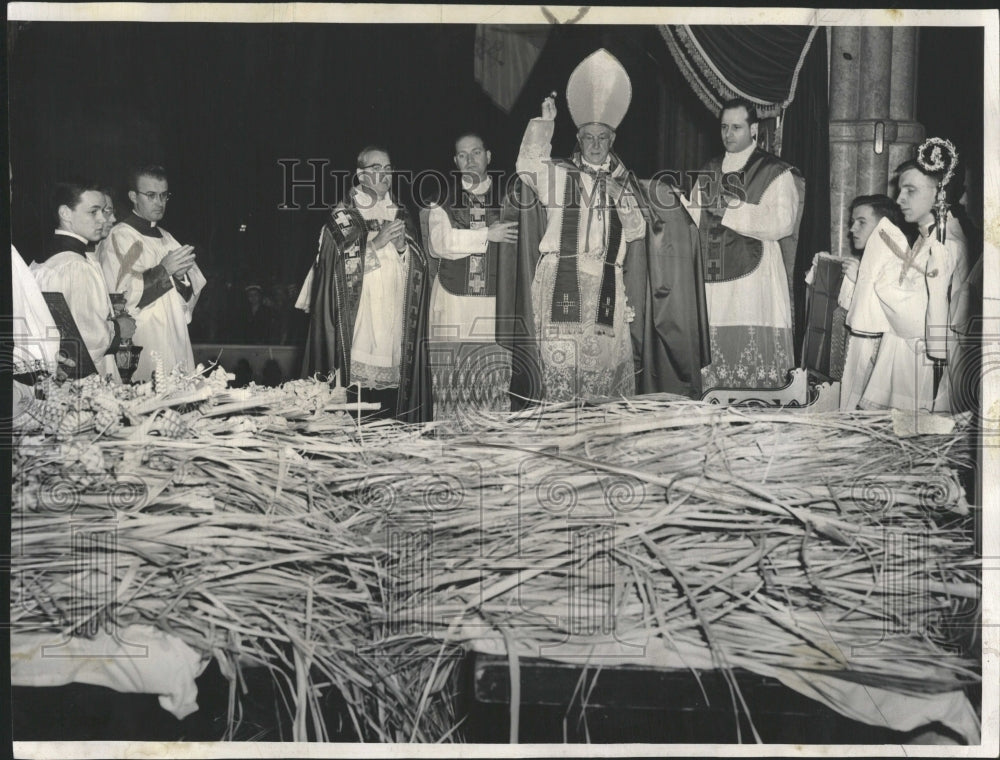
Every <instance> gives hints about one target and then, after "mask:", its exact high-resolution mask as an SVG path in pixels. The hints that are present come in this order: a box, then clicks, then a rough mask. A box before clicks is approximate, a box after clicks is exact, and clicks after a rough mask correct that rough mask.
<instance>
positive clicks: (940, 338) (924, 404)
mask: <svg viewBox="0 0 1000 760" xmlns="http://www.w3.org/2000/svg"><path fill="white" fill-rule="evenodd" d="M897 172H898V174H899V198H898V202H899V208H900V209H901V210H902V212H903V216H904V218H905V219H906V221H908V222H912V223H915V224H916V225H917V227H918V228H919V230H920V237H918V238H917V241H916V242H915V243H914V244H913V248H912V249H911V250H910V251H909V252H908V256H909V257H910V258H912V259H913V260H914V265H915V266H918V267H920V266H923V271H924V272H925V276H924V283H925V285H926V303H927V308H926V314H925V317H924V323H925V325H924V333H923V334H924V338H925V340H926V360H925V361H924V362H922V363H927V362H930V363H932V364H933V365H934V368H935V373H936V376H937V379H936V380H935V385H936V386H937V387H936V388H935V389H934V392H933V396H932V400H931V402H930V403H928V401H926V400H923V399H921V403H920V408H922V409H928V410H929V411H933V412H953V411H964V410H966V409H968V408H970V406H971V404H972V403H973V401H972V399H973V397H974V395H975V393H976V389H975V385H976V384H977V383H978V374H979V373H978V371H976V370H975V368H974V367H972V368H971V370H972V371H971V372H970V371H969V369H970V368H969V365H968V363H967V356H966V354H968V353H969V352H970V351H971V350H973V349H974V348H975V345H974V344H975V340H974V339H972V340H969V339H966V337H967V335H968V328H969V325H968V319H969V307H970V304H969V299H968V290H969V287H970V276H969V275H970V271H971V269H972V268H971V267H970V264H969V260H968V249H969V248H968V242H967V240H966V238H965V234H964V233H963V231H962V227H961V225H959V223H958V221H957V220H956V219H955V218H954V217H953V216H952V215H951V213H950V212H946V213H945V214H944V218H943V219H941V218H938V213H937V211H936V208H935V206H936V201H937V196H938V193H939V192H941V191H942V188H941V185H940V183H941V182H942V179H943V177H942V174H941V173H938V172H931V171H928V170H927V169H924V168H923V167H922V166H920V164H919V163H918V162H917V161H915V160H911V161H906V162H905V163H903V164H901V165H900V166H899V168H898V169H897ZM942 227H943V232H944V235H945V241H944V242H943V243H942V242H940V241H939V240H938V233H939V232H940V231H941V228H942ZM924 261H926V263H925V264H924ZM963 374H968V375H969V376H968V377H964V376H963Z"/></svg>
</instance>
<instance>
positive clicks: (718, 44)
mask: <svg viewBox="0 0 1000 760" xmlns="http://www.w3.org/2000/svg"><path fill="white" fill-rule="evenodd" d="M812 30H813V27H809V26H661V27H660V32H661V33H662V34H663V38H664V40H665V41H666V43H667V47H668V48H669V49H670V52H671V54H672V55H673V56H674V59H675V60H676V61H677V65H678V66H679V68H680V70H681V71H682V72H683V73H684V76H685V78H686V79H687V80H688V83H689V84H690V85H691V87H692V88H693V89H694V91H695V93H696V94H697V95H698V97H699V98H700V99H701V100H702V102H704V103H705V105H706V106H707V107H708V108H709V109H711V110H713V111H714V110H715V109H717V108H718V107H719V106H720V105H721V104H722V102H723V101H725V100H728V99H729V98H733V97H736V96H737V95H741V96H743V97H747V98H750V99H751V100H753V101H754V102H756V103H759V104H761V105H759V106H758V110H759V111H760V112H761V115H762V116H770V115H774V114H775V113H776V112H777V111H779V110H780V109H781V108H782V107H783V106H785V105H787V104H788V100H789V98H790V96H791V93H792V92H793V88H794V84H795V82H794V80H795V73H796V70H797V67H798V64H799V60H800V58H801V56H802V50H803V48H804V47H805V45H806V43H807V42H808V40H809V35H810V33H811V32H812ZM716 71H718V72H719V73H718V74H716V73H715V72H716Z"/></svg>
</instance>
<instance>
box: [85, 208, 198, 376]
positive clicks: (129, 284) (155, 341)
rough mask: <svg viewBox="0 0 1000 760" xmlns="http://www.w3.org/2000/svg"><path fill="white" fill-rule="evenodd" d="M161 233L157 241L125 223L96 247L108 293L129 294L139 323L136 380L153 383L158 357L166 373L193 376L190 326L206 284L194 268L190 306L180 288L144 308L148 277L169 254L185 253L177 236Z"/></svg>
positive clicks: (190, 277) (127, 297)
mask: <svg viewBox="0 0 1000 760" xmlns="http://www.w3.org/2000/svg"><path fill="white" fill-rule="evenodd" d="M159 229H160V233H161V234H162V237H152V236H150V235H143V234H142V233H141V232H139V231H138V230H137V229H135V228H134V227H132V226H131V225H129V224H127V223H125V222H120V223H119V224H116V225H115V226H114V227H113V228H112V230H111V234H110V235H109V236H108V237H107V238H106V239H105V240H103V241H101V243H100V245H98V247H97V259H98V261H100V264H101V268H102V269H103V271H104V279H105V281H106V283H107V289H108V292H109V293H124V294H125V308H126V310H127V311H128V313H129V314H131V315H132V316H133V317H134V318H135V335H134V336H133V337H132V342H133V343H134V344H135V345H136V346H142V352H141V353H140V354H139V364H138V367H137V368H136V370H135V373H134V374H133V375H132V379H133V380H135V381H142V380H149V379H150V377H152V374H153V368H154V367H155V364H154V362H153V352H154V351H155V352H157V353H158V354H159V356H160V358H161V359H162V361H163V368H164V370H165V371H167V372H169V371H170V370H172V369H173V368H174V367H177V366H179V367H180V368H181V369H182V370H183V371H184V372H191V371H192V370H193V369H194V366H195V365H194V352H193V351H192V350H191V338H190V337H189V336H188V327H187V326H188V325H189V324H190V323H191V317H192V315H193V313H194V308H195V305H196V304H197V303H198V296H199V294H200V293H201V290H202V288H203V287H205V282H206V280H205V276H204V275H203V274H202V273H201V270H200V269H198V265H197V264H195V265H194V266H192V267H191V268H190V269H189V270H188V271H187V273H186V275H187V277H188V280H189V282H190V284H191V288H192V291H193V292H192V295H191V300H189V301H185V300H184V299H183V298H182V297H181V294H180V293H178V292H177V289H176V288H171V289H170V290H168V291H167V292H166V293H164V294H163V295H162V296H160V297H159V298H157V299H156V300H155V301H153V302H152V303H149V304H147V305H145V306H143V307H142V308H141V309H140V308H139V299H140V298H141V297H142V292H143V287H144V286H143V279H142V275H143V272H145V271H146V270H147V269H152V268H153V267H155V266H157V265H159V263H160V262H161V261H163V257H164V256H166V255H167V254H168V253H170V251H173V250H175V249H177V248H180V247H181V244H180V243H178V242H177V240H176V239H175V238H174V236H173V235H171V234H170V233H169V232H167V231H166V230H165V229H163V228H162V227H160V228H159Z"/></svg>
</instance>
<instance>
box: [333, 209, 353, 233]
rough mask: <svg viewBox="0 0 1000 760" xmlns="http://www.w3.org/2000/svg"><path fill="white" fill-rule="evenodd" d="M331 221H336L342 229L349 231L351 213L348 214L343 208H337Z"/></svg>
mask: <svg viewBox="0 0 1000 760" xmlns="http://www.w3.org/2000/svg"><path fill="white" fill-rule="evenodd" d="M333 221H335V222H336V223H337V226H338V227H340V229H341V230H342V231H344V232H345V233H346V232H349V231H350V229H351V215H350V214H348V213H347V212H346V211H344V209H339V210H338V211H337V213H335V214H334V215H333Z"/></svg>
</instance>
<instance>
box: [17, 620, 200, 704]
mask: <svg viewBox="0 0 1000 760" xmlns="http://www.w3.org/2000/svg"><path fill="white" fill-rule="evenodd" d="M207 664H208V660H202V658H201V655H199V654H198V653H197V652H196V651H195V650H194V649H192V648H191V647H190V646H188V645H187V644H186V643H185V642H184V641H182V640H181V639H179V638H178V637H176V636H174V635H172V634H169V633H164V632H163V631H160V630H157V629H156V628H154V627H153V626H151V625H141V624H140V625H130V626H128V627H127V628H124V629H121V630H116V631H115V634H114V635H111V634H108V633H107V632H105V631H99V632H98V633H97V635H96V636H94V637H93V638H79V637H72V638H65V637H63V636H60V635H59V634H55V633H16V632H14V633H12V634H11V637H10V666H11V667H10V682H11V685H12V686H63V685H65V684H68V683H74V682H76V683H88V684H93V685H95V686H106V687H108V688H110V689H114V690H115V691H121V692H126V693H138V694H157V695H159V701H160V706H161V707H162V708H163V709H164V710H167V711H168V712H170V713H172V714H173V715H174V716H175V717H176V718H177V719H178V720H181V719H183V718H186V717H187V716H188V715H190V714H191V713H193V712H195V711H196V710H197V709H198V685H197V684H196V683H195V678H196V677H198V676H199V675H201V673H202V671H203V670H204V669H205V666H206V665H207Z"/></svg>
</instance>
